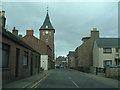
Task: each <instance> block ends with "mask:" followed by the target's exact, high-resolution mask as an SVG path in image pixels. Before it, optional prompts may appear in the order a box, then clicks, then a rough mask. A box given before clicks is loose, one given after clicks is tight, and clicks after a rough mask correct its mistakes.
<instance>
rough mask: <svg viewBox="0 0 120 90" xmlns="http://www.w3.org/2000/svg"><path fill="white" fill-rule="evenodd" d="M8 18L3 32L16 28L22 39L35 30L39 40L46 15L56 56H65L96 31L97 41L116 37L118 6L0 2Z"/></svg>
mask: <svg viewBox="0 0 120 90" xmlns="http://www.w3.org/2000/svg"><path fill="white" fill-rule="evenodd" d="M2 4H3V6H2V8H3V10H5V16H6V18H7V25H6V28H7V30H8V31H10V32H11V31H12V28H13V27H14V26H15V27H16V29H18V30H19V34H22V35H23V36H24V35H25V34H26V30H31V29H33V30H34V35H35V36H36V37H38V38H39V37H40V36H39V28H40V27H41V25H42V24H43V21H44V19H45V16H46V13H47V8H46V7H47V5H48V7H49V8H48V10H49V11H48V12H49V17H50V21H51V23H52V25H53V27H54V28H55V42H54V44H55V55H56V56H66V55H67V54H68V53H69V51H74V50H75V49H76V48H77V47H78V46H80V45H81V44H82V41H81V39H82V38H83V37H89V36H90V32H91V30H92V29H93V28H97V29H98V30H99V32H100V37H118V3H117V2H3V3H2Z"/></svg>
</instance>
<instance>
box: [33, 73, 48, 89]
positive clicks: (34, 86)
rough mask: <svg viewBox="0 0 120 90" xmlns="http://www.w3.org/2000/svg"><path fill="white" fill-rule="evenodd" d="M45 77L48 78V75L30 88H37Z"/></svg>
mask: <svg viewBox="0 0 120 90" xmlns="http://www.w3.org/2000/svg"><path fill="white" fill-rule="evenodd" d="M46 77H48V74H47V75H46V76H45V77H43V78H42V79H41V80H39V81H38V82H37V83H35V84H34V85H33V86H32V87H31V88H36V87H37V86H38V84H39V83H40V82H41V81H43V80H44V79H45V78H46Z"/></svg>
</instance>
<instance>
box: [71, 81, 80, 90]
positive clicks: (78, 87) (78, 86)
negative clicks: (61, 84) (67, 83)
mask: <svg viewBox="0 0 120 90" xmlns="http://www.w3.org/2000/svg"><path fill="white" fill-rule="evenodd" d="M72 82H73V83H74V85H75V86H76V87H78V88H79V86H78V85H77V84H76V83H75V82H74V81H73V80H72Z"/></svg>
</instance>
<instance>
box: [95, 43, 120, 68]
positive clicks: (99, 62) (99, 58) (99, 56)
mask: <svg viewBox="0 0 120 90" xmlns="http://www.w3.org/2000/svg"><path fill="white" fill-rule="evenodd" d="M108 48H109V47H108ZM119 51H120V49H119ZM119 54H120V52H119ZM115 58H116V48H112V53H111V54H105V53H103V48H100V47H98V46H97V43H96V41H95V43H94V46H93V67H100V68H104V66H103V62H104V60H112V64H116V63H115Z"/></svg>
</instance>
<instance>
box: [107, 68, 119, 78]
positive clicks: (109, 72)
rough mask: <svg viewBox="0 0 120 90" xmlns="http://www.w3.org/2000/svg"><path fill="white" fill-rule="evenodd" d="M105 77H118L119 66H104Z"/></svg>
mask: <svg viewBox="0 0 120 90" xmlns="http://www.w3.org/2000/svg"><path fill="white" fill-rule="evenodd" d="M106 77H110V78H118V77H120V68H110V67H107V68H106Z"/></svg>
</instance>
